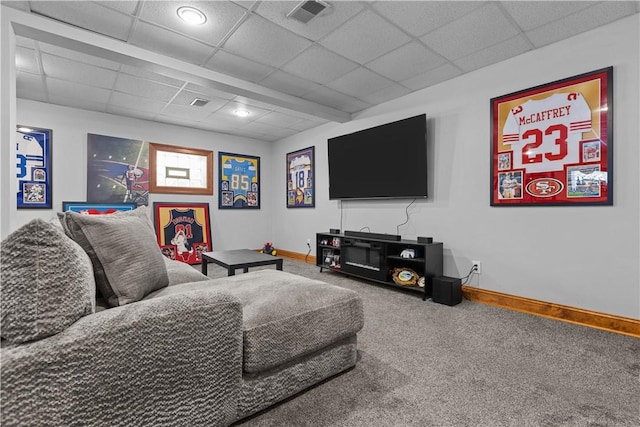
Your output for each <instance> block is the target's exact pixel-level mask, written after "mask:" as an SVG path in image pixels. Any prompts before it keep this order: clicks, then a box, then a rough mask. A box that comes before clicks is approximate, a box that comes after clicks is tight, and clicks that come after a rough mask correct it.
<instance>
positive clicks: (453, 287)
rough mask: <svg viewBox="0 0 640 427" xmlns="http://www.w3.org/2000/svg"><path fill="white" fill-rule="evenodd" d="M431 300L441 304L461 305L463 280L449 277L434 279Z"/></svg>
mask: <svg viewBox="0 0 640 427" xmlns="http://www.w3.org/2000/svg"><path fill="white" fill-rule="evenodd" d="M431 299H432V300H433V302H437V303H440V304H446V305H456V304H460V302H461V301H462V279H456V278H455V277H447V276H439V277H434V278H433V294H432V296H431Z"/></svg>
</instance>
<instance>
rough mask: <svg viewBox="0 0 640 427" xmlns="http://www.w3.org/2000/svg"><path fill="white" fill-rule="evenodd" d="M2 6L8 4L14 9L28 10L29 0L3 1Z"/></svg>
mask: <svg viewBox="0 0 640 427" xmlns="http://www.w3.org/2000/svg"><path fill="white" fill-rule="evenodd" d="M2 5H3V6H8V7H11V8H14V9H18V10H23V11H28V10H29V2H28V1H3V2H2Z"/></svg>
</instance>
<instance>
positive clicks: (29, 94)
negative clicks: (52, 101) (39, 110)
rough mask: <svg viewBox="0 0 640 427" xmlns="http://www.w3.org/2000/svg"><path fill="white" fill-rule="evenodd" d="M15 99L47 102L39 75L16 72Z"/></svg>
mask: <svg viewBox="0 0 640 427" xmlns="http://www.w3.org/2000/svg"><path fill="white" fill-rule="evenodd" d="M16 97H17V98H21V99H31V100H33V101H42V102H47V92H46V91H45V87H44V83H43V82H42V77H41V76H40V75H39V74H31V73H24V72H22V71H17V72H16Z"/></svg>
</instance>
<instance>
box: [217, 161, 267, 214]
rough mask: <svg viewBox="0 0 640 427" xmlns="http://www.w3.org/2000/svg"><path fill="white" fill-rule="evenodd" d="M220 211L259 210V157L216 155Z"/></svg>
mask: <svg viewBox="0 0 640 427" xmlns="http://www.w3.org/2000/svg"><path fill="white" fill-rule="evenodd" d="M218 164H219V165H220V174H219V176H220V187H219V189H220V190H219V192H218V193H219V194H218V207H219V208H220V209H260V157H254V156H245V155H242V154H231V153H218Z"/></svg>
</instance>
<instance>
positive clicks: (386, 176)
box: [327, 114, 427, 200]
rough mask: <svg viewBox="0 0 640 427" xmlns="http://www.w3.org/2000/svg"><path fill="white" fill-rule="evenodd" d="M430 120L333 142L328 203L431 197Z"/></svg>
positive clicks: (410, 121)
mask: <svg viewBox="0 0 640 427" xmlns="http://www.w3.org/2000/svg"><path fill="white" fill-rule="evenodd" d="M426 133H427V117H426V115H425V114H421V115H419V116H415V117H410V118H407V119H403V120H399V121H397V122H392V123H387V124H384V125H381V126H376V127H373V128H370V129H365V130H361V131H358V132H354V133H350V134H348V135H342V136H337V137H335V138H330V139H329V140H328V144H327V145H328V149H329V199H331V200H336V199H377V198H425V197H427V140H426Z"/></svg>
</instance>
